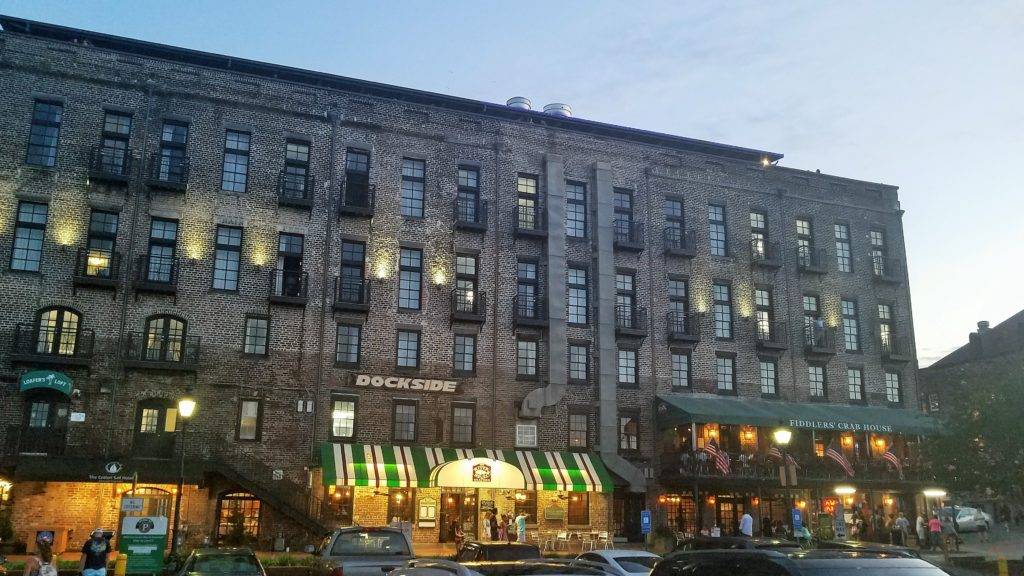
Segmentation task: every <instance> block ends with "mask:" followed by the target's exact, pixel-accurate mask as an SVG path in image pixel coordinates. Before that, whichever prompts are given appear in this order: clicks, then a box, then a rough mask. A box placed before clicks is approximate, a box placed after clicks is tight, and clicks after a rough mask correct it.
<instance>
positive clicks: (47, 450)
mask: <svg viewBox="0 0 1024 576" xmlns="http://www.w3.org/2000/svg"><path fill="white" fill-rule="evenodd" d="M69 414H70V403H69V402H68V399H67V397H66V396H63V395H60V394H56V393H52V392H40V393H36V394H33V395H31V396H29V397H28V398H27V399H26V402H25V414H24V419H23V420H22V427H21V443H20V444H19V446H18V451H19V452H21V453H22V454H49V455H52V456H59V455H61V454H63V453H64V447H65V444H66V439H67V431H68V416H69Z"/></svg>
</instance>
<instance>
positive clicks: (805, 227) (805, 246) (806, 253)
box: [796, 218, 815, 268]
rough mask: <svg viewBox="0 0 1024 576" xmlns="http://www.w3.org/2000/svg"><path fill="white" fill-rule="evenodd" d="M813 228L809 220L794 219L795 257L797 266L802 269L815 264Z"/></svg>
mask: <svg viewBox="0 0 1024 576" xmlns="http://www.w3.org/2000/svg"><path fill="white" fill-rule="evenodd" d="M813 251H814V228H813V225H812V224H811V220H810V219H809V218H797V219H796V257H797V261H798V264H799V265H800V266H802V267H804V268H808V267H810V266H811V265H812V264H815V262H814V261H813V260H814V256H813V255H812V253H813Z"/></svg>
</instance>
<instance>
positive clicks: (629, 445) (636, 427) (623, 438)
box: [619, 413, 640, 452]
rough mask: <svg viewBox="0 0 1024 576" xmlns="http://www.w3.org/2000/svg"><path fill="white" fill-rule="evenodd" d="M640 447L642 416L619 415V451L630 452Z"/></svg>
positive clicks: (631, 414) (634, 414)
mask: <svg viewBox="0 0 1024 576" xmlns="http://www.w3.org/2000/svg"><path fill="white" fill-rule="evenodd" d="M639 447H640V415H639V414H636V413H620V414H619V451H620V452H628V451H632V450H637V449H639Z"/></svg>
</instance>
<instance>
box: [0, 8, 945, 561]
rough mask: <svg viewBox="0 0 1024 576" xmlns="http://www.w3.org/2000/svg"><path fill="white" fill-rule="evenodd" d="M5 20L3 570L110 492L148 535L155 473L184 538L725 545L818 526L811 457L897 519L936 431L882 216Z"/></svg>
mask: <svg viewBox="0 0 1024 576" xmlns="http://www.w3.org/2000/svg"><path fill="white" fill-rule="evenodd" d="M0 25H2V26H3V33H2V34H0V69H2V71H3V74H2V79H0V87H2V91H0V94H2V96H0V97H2V98H3V104H4V107H5V110H7V112H8V113H7V114H5V115H4V116H3V118H0V123H2V126H0V129H2V132H0V134H2V138H0V254H5V255H9V260H8V261H7V262H4V263H3V266H2V270H0V303H2V306H3V309H4V310H5V312H6V313H5V314H4V315H3V316H2V318H0V371H2V373H0V376H2V378H3V379H4V380H3V381H4V387H3V390H2V392H0V394H3V400H2V402H0V414H2V415H3V422H4V423H5V424H6V425H5V426H3V427H2V429H0V446H2V447H3V455H4V456H3V460H2V468H0V473H2V474H3V475H4V477H5V478H7V479H8V480H9V481H11V483H12V487H11V489H10V500H11V502H12V504H11V508H12V510H13V511H14V525H15V530H16V531H17V532H18V534H19V537H21V538H23V539H29V537H30V535H31V534H32V533H33V531H34V530H39V529H43V528H48V529H55V530H57V531H58V532H60V533H61V534H63V535H64V536H62V537H66V535H67V534H68V533H70V532H71V531H74V532H73V533H72V534H71V537H76V536H74V534H78V535H79V536H81V535H82V534H83V533H84V532H85V531H87V530H88V529H91V528H92V527H93V526H94V525H97V524H103V525H116V522H117V517H118V514H120V513H119V512H118V507H117V502H118V498H119V496H121V495H123V494H125V493H127V492H131V493H133V494H136V495H138V494H145V495H147V505H146V506H147V507H148V509H147V513H154V514H155V513H162V514H163V515H167V514H168V513H169V512H168V506H169V503H170V501H171V500H172V498H171V495H172V494H173V492H174V491H175V490H176V488H175V487H174V484H175V482H176V480H177V479H178V475H179V471H178V462H179V460H178V458H179V456H181V455H184V456H185V458H184V462H185V465H184V468H183V476H184V478H185V487H184V489H183V502H184V506H183V512H182V522H183V525H184V526H185V531H186V534H187V537H188V539H189V540H190V541H197V540H199V539H201V538H203V537H210V538H213V539H217V538H224V537H226V536H227V535H229V534H231V533H233V532H234V531H236V530H241V529H244V532H245V533H246V534H247V535H248V536H249V537H250V538H253V539H256V540H257V541H258V542H259V543H260V544H261V545H270V544H271V543H273V542H274V541H275V540H279V539H283V540H284V541H285V542H287V543H289V544H290V545H298V544H299V543H301V542H304V541H305V540H306V539H308V537H309V536H308V535H310V534H315V533H316V532H318V531H321V530H323V529H325V528H328V527H330V526H334V525H338V524H345V523H351V522H359V523H362V524H372V523H383V522H386V521H388V519H389V518H394V517H398V518H400V519H401V520H403V521H404V522H408V524H409V525H410V526H411V527H412V530H413V533H414V536H415V538H416V539H417V540H419V541H424V542H425V541H433V542H437V541H438V540H441V541H444V540H446V539H448V538H449V537H450V535H449V530H448V529H447V527H448V526H450V525H451V524H452V523H453V522H459V523H461V524H462V525H463V526H464V527H465V528H466V530H467V531H468V532H469V533H470V534H471V535H473V534H478V533H479V524H480V522H479V519H480V515H481V513H483V512H484V511H485V510H487V509H497V510H498V511H499V512H501V513H513V512H518V511H527V512H528V513H529V514H530V515H531V527H530V531H531V533H532V532H535V531H536V532H540V533H543V532H546V531H550V530H557V529H566V528H568V529H582V528H584V527H589V528H592V529H594V530H598V531H607V532H610V533H612V534H614V535H619V536H624V537H634V536H635V535H636V534H637V532H638V531H639V526H638V523H639V510H641V509H643V508H644V507H655V509H656V510H657V511H658V515H657V518H658V521H659V522H662V523H669V524H671V526H672V527H673V528H678V529H682V530H694V529H698V528H710V527H712V526H714V525H718V526H722V527H725V528H726V529H731V526H732V525H733V524H734V523H735V520H736V518H738V516H739V514H740V513H741V512H742V511H743V510H750V511H752V512H753V513H754V514H755V515H756V516H758V517H759V518H766V519H774V520H782V519H784V518H785V517H786V510H785V508H786V506H787V505H788V503H789V502H790V501H792V500H796V501H798V502H800V503H802V505H803V506H805V507H807V508H808V512H813V511H814V510H815V509H817V508H818V507H826V508H830V507H831V506H834V505H835V501H834V500H835V498H834V497H833V492H832V490H833V488H834V485H835V483H836V482H838V481H840V480H842V475H841V474H839V475H837V470H838V468H836V467H835V466H830V465H828V464H826V462H830V460H827V459H826V458H825V457H824V453H825V450H826V448H827V447H828V446H829V445H830V444H832V443H834V444H835V447H836V449H837V451H839V452H842V453H843V454H845V456H846V457H847V458H848V459H849V460H850V461H851V466H852V467H856V468H857V476H856V478H857V481H858V483H859V486H862V487H863V489H861V490H859V491H858V492H857V494H856V496H852V495H849V496H847V500H848V501H847V504H848V505H849V504H853V503H854V502H853V500H855V499H856V500H857V501H858V502H861V501H862V502H864V503H866V504H868V505H870V506H872V507H873V506H876V505H884V506H889V507H893V508H895V507H898V506H910V505H912V502H913V501H914V497H915V494H916V491H917V485H916V484H914V483H913V482H911V481H910V480H905V479H904V478H902V477H897V475H896V472H895V471H893V470H890V469H888V468H886V466H885V465H884V464H883V462H884V460H883V459H882V454H883V453H885V452H886V451H892V452H893V453H896V454H897V457H898V458H900V459H901V461H902V462H904V463H905V464H906V465H905V466H904V472H906V474H905V475H902V476H904V477H905V478H911V477H912V474H913V466H912V464H911V462H912V459H913V455H914V445H915V443H916V441H917V438H918V436H919V435H920V434H922V433H925V432H927V431H928V430H929V429H930V423H929V421H928V420H927V419H924V418H923V417H922V416H920V415H919V413H918V412H917V410H916V407H917V405H918V390H917V383H916V378H915V373H914V368H915V355H914V346H913V324H912V318H911V312H910V295H909V289H908V285H907V281H906V275H905V270H906V267H905V251H904V244H903V237H902V225H901V214H902V211H901V210H900V207H899V203H898V200H897V197H896V189H895V188H893V187H891V186H886V185H880V184H872V183H866V182H860V181H855V180H849V179H845V178H838V177H833V176H827V175H823V174H820V173H817V172H805V171H799V170H793V169H788V168H783V167H781V166H778V165H777V161H778V160H779V159H780V158H781V155H779V154H775V153H771V152H765V151H759V150H752V149H746V148H739V147H734V146H729V145H723V144H717V143H712V142H705V141H699V140H693V139H688V138H682V137H677V136H670V135H665V134H659V133H653V132H647V131H642V130H636V129H630V128H624V127H619V126H613V125H608V124H603V123H599V122H594V121H589V120H583V119H578V118H573V117H572V116H571V112H570V110H569V109H568V107H567V106H564V105H551V106H547V107H545V111H544V112H540V111H534V110H531V109H530V108H529V103H528V102H524V101H523V99H513V100H510V101H509V103H508V105H496V104H490V103H485V102H479V101H472V100H466V99H461V98H455V97H450V96H444V95H438V94H432V93H427V92H421V91H416V90H410V89H405V88H398V87H394V86H386V85H380V84H375V83H371V82H364V81H359V80H353V79H349V78H343V77H337V76H331V75H326V74H320V73H315V72H308V71H303V70H297V69H292V68H285V67H281V66H275V65H271V64H264V63H257V62H251V61H246V60H239V59H236V58H231V57H226V56H218V55H212V54H206V53H200V52H195V51H190V50H185V49H180V48H174V47H169V46H162V45H156V44H151V43H146V42H141V41H136V40H129V39H124V38H117V37H112V36H107V35H102V34H97V33H92V32H87V31H82V30H75V29H69V28H63V27H59V26H53V25H49V24H42V23H35V22H28V21H24V20H20V19H16V18H9V17H3V18H0ZM185 396H188V397H191V398H194V399H195V400H196V401H197V404H198V407H197V409H196V412H195V415H194V416H193V417H192V418H190V419H188V420H187V421H186V420H184V419H182V418H179V417H178V413H177V409H176V403H177V401H178V400H179V399H180V398H182V397H185ZM779 426H784V427H788V428H791V429H793V431H794V442H793V444H792V446H790V447H789V453H790V455H792V456H793V457H794V459H795V460H796V461H797V463H798V464H799V465H800V466H801V470H802V471H801V472H800V473H799V474H800V480H799V482H798V486H799V488H792V487H790V488H787V489H784V490H783V489H779V488H778V480H777V470H776V469H775V465H774V464H773V461H772V460H771V455H770V454H769V449H770V448H771V439H770V438H769V436H770V435H771V434H770V433H771V431H772V430H773V429H775V428H777V427H779ZM712 446H715V447H717V448H718V449H719V451H720V452H721V453H722V454H726V453H729V454H731V463H729V464H728V465H727V466H723V467H722V469H721V470H718V469H716V468H715V467H714V466H713V465H709V464H708V461H707V460H706V456H707V454H708V453H709V448H710V447H712ZM111 463H113V464H116V465H114V466H111ZM773 475H775V477H776V479H774V480H773ZM83 498H85V499H92V500H93V501H95V502H96V505H95V506H92V507H90V506H82V505H81V500H82V499H83ZM55 499H62V500H66V501H69V502H76V505H74V506H72V505H70V504H69V505H67V506H56V507H55V508H54V510H55V512H54V518H52V519H51V518H46V519H40V518H39V516H38V515H37V514H33V513H32V512H31V510H35V509H37V506H38V503H39V502H41V501H54V500H55ZM57 510H61V511H62V512H61V513H59V514H58V513H57V512H56V511H57ZM46 522H49V524H46Z"/></svg>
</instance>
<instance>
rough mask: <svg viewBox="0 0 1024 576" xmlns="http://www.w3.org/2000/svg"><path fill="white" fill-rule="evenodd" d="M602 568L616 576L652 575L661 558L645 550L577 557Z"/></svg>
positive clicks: (601, 551)
mask: <svg viewBox="0 0 1024 576" xmlns="http://www.w3.org/2000/svg"><path fill="white" fill-rule="evenodd" d="M576 559H577V560H586V561H587V562H593V563H594V564H598V565H600V566H601V569H602V570H604V571H605V572H607V573H609V574H614V575H615V576H636V575H637V574H650V573H651V570H654V565H655V564H657V563H658V560H661V556H658V555H657V554H654V553H651V552H645V551H643V550H593V551H591V552H584V553H583V554H580V555H579V556H577V557H576Z"/></svg>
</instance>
